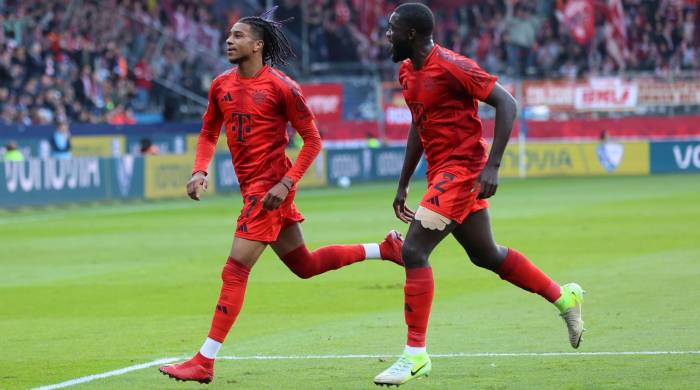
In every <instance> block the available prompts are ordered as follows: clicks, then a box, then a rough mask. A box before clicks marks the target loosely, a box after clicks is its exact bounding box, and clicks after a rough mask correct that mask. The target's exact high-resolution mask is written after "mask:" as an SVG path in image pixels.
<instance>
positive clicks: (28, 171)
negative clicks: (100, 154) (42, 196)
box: [5, 157, 101, 193]
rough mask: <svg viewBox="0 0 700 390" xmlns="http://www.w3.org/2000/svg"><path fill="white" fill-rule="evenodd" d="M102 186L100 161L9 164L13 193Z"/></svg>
mask: <svg viewBox="0 0 700 390" xmlns="http://www.w3.org/2000/svg"><path fill="white" fill-rule="evenodd" d="M100 183H101V177H100V161H99V159H98V158H96V157H95V158H87V157H86V158H74V159H65V160H54V159H45V160H38V159H30V160H28V161H26V162H13V161H6V162H5V185H6V188H7V192H9V193H15V192H34V191H61V190H75V189H89V188H100Z"/></svg>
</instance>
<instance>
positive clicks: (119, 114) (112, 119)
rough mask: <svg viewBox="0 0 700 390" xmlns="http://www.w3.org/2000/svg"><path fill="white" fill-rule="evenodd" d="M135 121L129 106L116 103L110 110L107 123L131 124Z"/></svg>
mask: <svg viewBox="0 0 700 390" xmlns="http://www.w3.org/2000/svg"><path fill="white" fill-rule="evenodd" d="M135 123H136V119H134V113H133V112H132V111H131V109H130V108H125V107H124V106H123V105H118V106H117V107H115V108H114V110H112V112H110V115H109V124H111V125H133V124H135Z"/></svg>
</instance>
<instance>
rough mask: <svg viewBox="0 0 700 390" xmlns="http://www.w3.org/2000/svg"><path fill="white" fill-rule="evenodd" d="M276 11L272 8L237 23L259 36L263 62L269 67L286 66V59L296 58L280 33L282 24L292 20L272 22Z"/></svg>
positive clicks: (275, 7) (286, 40)
mask: <svg viewBox="0 0 700 390" xmlns="http://www.w3.org/2000/svg"><path fill="white" fill-rule="evenodd" d="M276 9H277V6H274V7H272V8H270V9H269V10H267V11H265V12H263V13H262V14H261V15H260V16H246V17H245V18H242V19H240V20H239V21H238V22H239V23H245V24H247V25H249V26H250V27H251V28H252V29H253V30H254V31H255V33H256V34H258V35H259V36H260V38H261V39H262V41H263V42H264V45H263V54H262V57H263V62H265V63H266V64H270V65H271V66H275V65H287V59H289V58H291V57H296V55H295V54H294V51H293V50H292V47H291V45H290V43H289V40H288V39H287V36H286V35H284V32H283V31H282V26H283V25H284V23H286V22H288V21H290V20H292V19H293V18H289V19H285V20H281V21H278V20H274V18H273V14H274V13H275V10H276Z"/></svg>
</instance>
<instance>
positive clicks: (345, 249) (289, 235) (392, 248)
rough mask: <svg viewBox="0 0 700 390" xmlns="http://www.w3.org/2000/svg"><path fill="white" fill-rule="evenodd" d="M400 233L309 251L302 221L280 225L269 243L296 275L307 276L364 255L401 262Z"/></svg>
mask: <svg viewBox="0 0 700 390" xmlns="http://www.w3.org/2000/svg"><path fill="white" fill-rule="evenodd" d="M402 245H403V240H402V239H401V235H400V234H399V233H398V232H396V231H394V230H392V231H390V232H389V234H388V235H387V236H386V237H385V238H384V241H382V242H381V243H379V244H374V243H372V244H355V245H329V246H324V247H321V248H318V249H316V250H314V251H312V252H310V251H309V249H308V248H307V247H306V244H305V243H304V234H303V232H302V230H301V224H300V223H299V222H295V223H292V224H290V225H289V226H287V227H285V228H284V229H282V231H281V232H280V234H279V236H278V237H277V240H276V241H274V242H272V243H270V246H271V247H272V249H273V250H274V251H275V253H276V254H277V256H279V258H280V259H281V260H282V261H283V262H284V264H285V265H286V266H287V267H288V268H289V269H290V270H291V271H292V272H294V274H295V275H297V276H299V277H300V278H302V279H308V278H311V277H313V276H316V275H319V274H322V273H324V272H327V271H331V270H335V269H339V268H342V267H345V266H346V265H350V264H353V263H356V262H359V261H362V260H365V259H383V260H389V261H392V262H394V263H396V264H399V265H403V262H402V261H401V247H402Z"/></svg>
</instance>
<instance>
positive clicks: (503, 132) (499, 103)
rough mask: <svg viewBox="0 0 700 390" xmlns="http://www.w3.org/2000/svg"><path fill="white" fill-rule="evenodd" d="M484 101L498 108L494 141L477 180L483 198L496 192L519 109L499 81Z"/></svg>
mask: <svg viewBox="0 0 700 390" xmlns="http://www.w3.org/2000/svg"><path fill="white" fill-rule="evenodd" d="M484 101H485V102H486V103H488V104H489V105H491V106H493V107H494V108H495V109H496V124H495V127H494V130H493V143H492V144H491V152H490V153H489V158H488V160H487V161H486V166H484V169H483V170H482V171H481V173H480V174H479V179H478V180H477V183H478V184H479V186H480V188H481V189H480V191H479V198H482V199H483V198H489V197H491V196H493V195H494V194H495V193H496V189H497V188H498V168H499V167H500V166H501V159H502V158H503V153H504V152H505V150H506V145H507V144H508V140H509V139H510V133H511V131H512V130H513V123H514V122H515V116H516V114H517V109H518V106H517V103H516V101H515V98H513V96H512V95H511V94H510V93H508V91H506V90H505V89H503V87H502V86H501V85H500V84H498V83H496V85H494V87H493V90H491V93H490V94H489V96H488V97H487V98H486V100H484Z"/></svg>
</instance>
